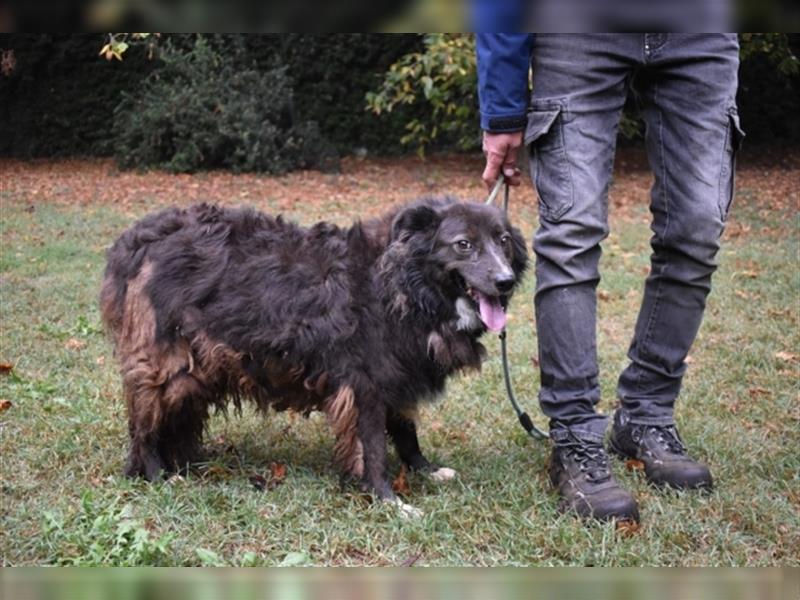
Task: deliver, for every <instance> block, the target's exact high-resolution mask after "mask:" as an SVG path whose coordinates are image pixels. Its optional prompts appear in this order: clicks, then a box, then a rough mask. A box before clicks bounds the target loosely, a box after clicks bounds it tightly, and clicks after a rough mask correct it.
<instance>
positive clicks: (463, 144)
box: [366, 33, 480, 154]
mask: <svg viewBox="0 0 800 600" xmlns="http://www.w3.org/2000/svg"><path fill="white" fill-rule="evenodd" d="M424 44H425V48H424V49H423V50H421V51H419V52H410V53H408V54H406V55H405V56H403V57H401V58H400V60H398V61H397V62H395V63H394V64H393V65H392V66H391V67H389V70H388V71H387V72H386V75H385V77H384V79H383V82H382V83H381V85H380V87H379V89H378V90H377V91H374V92H368V93H367V95H366V101H367V108H368V109H369V110H370V111H372V112H373V113H374V114H376V115H382V114H386V113H392V112H393V111H394V110H396V109H398V108H401V107H405V106H412V105H417V106H421V107H424V108H423V111H424V112H423V114H421V115H419V116H417V117H415V118H411V119H410V120H408V122H407V123H406V126H405V128H406V133H405V135H404V136H403V137H402V138H400V142H401V143H402V144H403V145H412V144H413V145H415V146H416V147H417V152H418V153H419V154H423V153H424V152H425V148H426V147H428V146H431V145H434V146H441V145H455V146H456V148H458V149H459V150H474V149H475V148H477V147H478V146H479V145H480V135H479V132H478V122H479V119H478V90H477V75H476V61H475V38H474V36H473V35H472V34H463V33H459V34H444V33H432V34H429V35H426V36H425V40H424Z"/></svg>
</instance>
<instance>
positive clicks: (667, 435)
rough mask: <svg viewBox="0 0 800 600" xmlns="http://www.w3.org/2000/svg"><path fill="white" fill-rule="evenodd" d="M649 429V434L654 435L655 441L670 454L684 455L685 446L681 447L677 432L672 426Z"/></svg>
mask: <svg viewBox="0 0 800 600" xmlns="http://www.w3.org/2000/svg"><path fill="white" fill-rule="evenodd" d="M649 429H650V432H651V433H652V434H653V435H655V437H656V441H657V442H658V443H659V444H660V445H661V447H662V448H664V449H666V450H667V451H668V452H670V453H672V454H685V453H686V446H684V445H683V441H682V440H681V437H680V436H679V435H678V430H677V429H676V428H675V426H674V425H666V426H662V427H656V426H651V427H650V428H649Z"/></svg>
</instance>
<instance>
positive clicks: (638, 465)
mask: <svg viewBox="0 0 800 600" xmlns="http://www.w3.org/2000/svg"><path fill="white" fill-rule="evenodd" d="M625 468H626V469H628V470H629V471H644V463H643V462H642V461H640V460H636V459H635V458H629V459H628V460H626V461H625Z"/></svg>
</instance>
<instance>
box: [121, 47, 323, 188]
mask: <svg viewBox="0 0 800 600" xmlns="http://www.w3.org/2000/svg"><path fill="white" fill-rule="evenodd" d="M160 55H161V61H162V62H163V65H162V66H161V68H159V69H158V70H157V71H154V72H153V73H152V74H151V75H150V76H149V77H147V79H145V81H144V82H143V83H142V85H141V86H140V87H139V89H137V90H135V91H133V92H128V93H125V94H124V95H123V100H122V101H121V102H120V103H119V105H117V107H116V108H115V110H114V116H115V120H114V130H115V155H116V157H117V160H118V162H119V164H120V166H122V167H127V168H130V167H159V168H164V169H167V170H169V171H175V172H188V171H196V170H199V169H211V168H226V169H230V170H232V171H234V172H240V171H263V172H269V173H282V172H285V171H288V170H290V169H294V168H307V167H318V168H324V167H330V166H331V164H333V162H332V161H333V157H334V152H333V151H332V149H330V147H329V145H327V144H325V142H324V140H323V139H322V137H321V136H320V133H319V130H318V128H317V126H316V124H315V123H313V122H308V121H298V120H296V119H295V118H294V115H293V114H292V110H291V106H292V88H291V83H290V80H289V78H288V77H287V74H286V68H285V67H283V66H274V67H273V68H269V69H255V68H254V67H253V66H252V65H249V64H248V63H247V62H246V61H243V60H242V57H243V53H242V49H241V48H239V49H238V50H237V49H233V51H231V52H226V53H221V52H219V51H217V50H215V49H214V48H212V47H211V46H210V45H209V44H208V42H207V41H206V39H205V38H204V37H202V36H198V37H197V39H196V41H195V43H194V45H193V46H192V47H191V48H190V49H189V50H179V49H176V48H175V47H173V46H172V45H171V44H167V45H166V46H165V47H164V48H163V49H162V51H161V53H160Z"/></svg>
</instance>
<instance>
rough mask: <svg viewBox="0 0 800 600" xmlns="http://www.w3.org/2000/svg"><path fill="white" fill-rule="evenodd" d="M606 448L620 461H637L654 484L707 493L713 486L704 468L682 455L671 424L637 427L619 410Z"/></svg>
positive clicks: (706, 468) (677, 437) (676, 435)
mask: <svg viewBox="0 0 800 600" xmlns="http://www.w3.org/2000/svg"><path fill="white" fill-rule="evenodd" d="M609 449H610V450H611V452H613V453H614V454H616V455H617V456H619V457H620V458H622V459H623V460H624V459H632V460H634V461H639V462H640V463H641V464H642V466H643V467H644V473H645V475H646V476H647V479H648V480H649V481H650V482H652V483H655V484H656V485H668V486H670V487H672V488H675V489H678V490H686V489H707V490H710V489H711V487H712V485H713V482H712V479H711V472H710V471H709V469H708V467H707V466H706V465H704V464H702V463H699V462H697V461H696V460H693V459H691V458H689V457H688V456H687V455H686V447H685V446H684V445H683V441H682V440H681V438H680V436H679V435H678V430H677V429H675V425H638V424H635V423H631V422H630V421H629V420H628V414H627V413H626V412H625V411H624V410H622V409H619V410H617V412H616V413H615V415H614V426H613V427H612V429H611V437H610V440H609ZM640 468H641V467H640Z"/></svg>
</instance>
